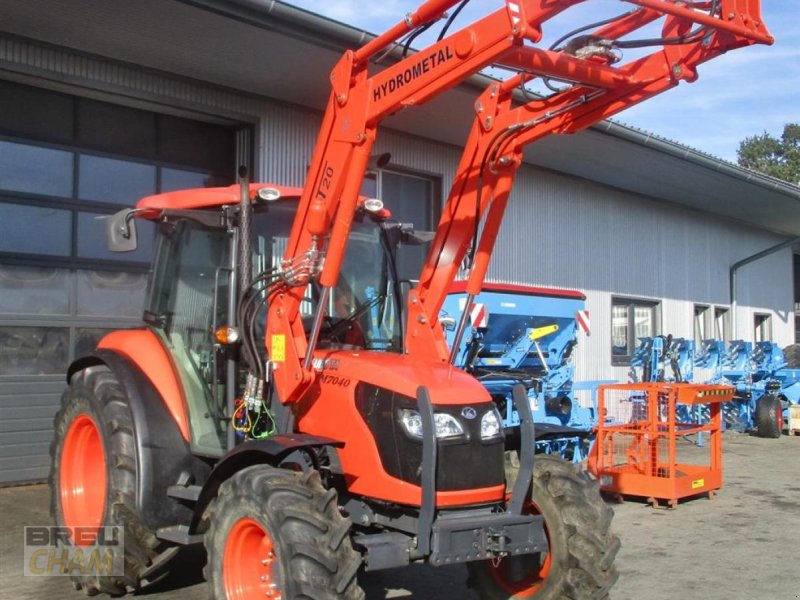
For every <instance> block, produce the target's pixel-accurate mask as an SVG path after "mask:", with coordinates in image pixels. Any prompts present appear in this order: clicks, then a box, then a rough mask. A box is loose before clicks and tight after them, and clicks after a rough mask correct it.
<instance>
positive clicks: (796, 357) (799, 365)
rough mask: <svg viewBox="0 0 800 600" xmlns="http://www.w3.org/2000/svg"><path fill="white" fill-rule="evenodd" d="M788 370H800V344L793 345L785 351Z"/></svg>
mask: <svg viewBox="0 0 800 600" xmlns="http://www.w3.org/2000/svg"><path fill="white" fill-rule="evenodd" d="M783 356H784V358H785V359H786V368H787V369H800V344H792V345H791V346H786V348H784V349H783Z"/></svg>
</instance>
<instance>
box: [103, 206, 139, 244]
mask: <svg viewBox="0 0 800 600" xmlns="http://www.w3.org/2000/svg"><path fill="white" fill-rule="evenodd" d="M135 212H136V209H134V208H125V209H123V210H121V211H119V212H117V213H114V214H113V215H111V216H110V217H106V244H107V245H108V249H109V250H111V252H133V251H134V250H136V247H137V242H136V222H135V221H134V220H133V215H134V213H135Z"/></svg>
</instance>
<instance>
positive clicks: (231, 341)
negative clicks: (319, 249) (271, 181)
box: [109, 184, 410, 457]
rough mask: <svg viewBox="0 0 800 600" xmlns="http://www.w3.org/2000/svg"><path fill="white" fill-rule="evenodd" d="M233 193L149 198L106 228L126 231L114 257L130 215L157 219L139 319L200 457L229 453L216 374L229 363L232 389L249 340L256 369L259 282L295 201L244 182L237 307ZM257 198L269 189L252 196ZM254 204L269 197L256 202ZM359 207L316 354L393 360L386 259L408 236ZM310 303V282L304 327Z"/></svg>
mask: <svg viewBox="0 0 800 600" xmlns="http://www.w3.org/2000/svg"><path fill="white" fill-rule="evenodd" d="M239 190H240V188H239V186H231V187H228V188H207V189H198V190H182V191H179V192H172V193H166V194H161V195H158V196H151V197H148V198H145V199H143V200H142V201H140V202H139V204H138V206H137V208H136V209H133V211H124V212H123V214H120V215H119V216H118V217H116V219H112V222H111V223H109V229H112V230H114V229H116V230H117V233H119V231H120V230H121V228H126V229H127V234H128V236H129V237H128V238H125V241H126V244H127V248H126V249H134V248H135V221H133V222H132V221H131V218H132V217H137V218H147V219H151V220H154V221H156V222H157V227H156V240H155V248H156V249H155V254H154V256H155V257H154V261H153V265H152V269H151V275H150V281H149V287H148V292H147V296H146V305H145V309H144V317H143V320H144V323H145V326H146V328H147V329H148V330H150V331H151V332H153V333H154V334H155V335H156V336H157V337H158V338H159V340H160V341H161V343H162V345H163V347H164V348H166V349H167V351H168V353H169V356H170V358H171V361H172V363H173V365H174V367H175V370H176V372H177V373H178V375H179V377H180V380H181V384H182V387H183V390H184V396H185V402H186V405H187V408H188V417H189V418H188V420H189V426H190V430H191V435H190V439H191V443H192V447H193V451H194V452H196V453H198V454H203V455H208V456H212V457H215V456H221V455H222V454H224V453H225V451H227V450H228V449H229V448H228V441H227V439H228V436H227V430H228V420H229V417H226V416H225V415H226V414H229V413H228V411H227V410H226V406H227V400H228V399H227V394H226V390H227V389H228V388H227V382H228V379H229V378H230V377H231V371H229V369H228V365H229V361H231V360H233V361H235V362H236V363H237V368H236V369H235V370H234V371H233V372H234V373H235V375H234V377H235V378H237V382H239V380H240V379H241V377H242V371H243V369H241V368H239V367H238V363H239V360H238V359H239V356H238V353H239V346H238V342H239V341H240V340H242V338H243V337H244V336H249V339H250V340H251V341H252V346H253V347H254V348H256V351H257V352H258V354H259V356H258V357H257V358H256V360H260V361H261V362H262V363H263V362H266V360H267V355H266V348H265V344H264V330H265V321H266V316H267V315H266V306H267V301H268V298H267V293H266V289H267V283H268V281H269V274H271V273H275V272H277V271H278V270H280V269H281V268H282V261H283V260H284V253H285V249H286V243H287V240H288V238H289V234H290V230H291V226H292V221H293V219H294V217H295V213H296V210H297V202H298V200H299V195H300V190H299V189H293V188H278V187H276V186H267V185H264V184H253V185H251V187H250V191H251V199H252V200H253V205H252V209H253V210H252V215H251V224H250V228H249V233H250V238H251V248H252V253H251V261H252V262H251V265H250V267H251V272H252V273H253V275H254V277H253V284H252V285H253V287H254V289H255V293H254V294H253V295H251V297H250V300H249V301H248V302H247V303H242V302H240V301H239V295H238V293H237V291H236V288H237V281H236V279H237V276H236V273H237V261H238V260H240V259H239V256H238V247H239V239H240V236H241V231H240V229H239V225H238V205H237V204H236V203H237V202H238V194H239ZM259 190H270V191H269V193H268V194H265V193H264V192H262V193H261V195H259ZM262 196H269V197H270V200H269V201H263V200H261V199H260V198H261V197H262ZM371 206H372V207H373V210H368V209H367V208H364V209H362V210H360V211H359V212H358V214H357V216H356V219H355V221H354V223H353V227H352V230H351V233H350V238H349V241H348V247H347V252H346V254H345V259H344V262H343V265H342V270H341V273H340V275H339V279H338V282H337V285H336V286H335V287H334V288H333V290H332V291H331V293H330V295H329V297H328V300H327V302H328V305H327V310H326V317H325V322H324V324H323V326H322V328H321V331H320V336H319V339H318V343H317V348H319V349H326V350H342V349H348V350H358V349H362V350H377V351H383V352H397V353H399V352H402V348H403V344H402V336H401V331H402V327H401V325H402V323H401V314H400V310H399V307H400V304H399V287H398V284H397V277H396V275H395V268H394V255H395V248H396V247H397V245H398V244H399V243H401V241H403V240H408V239H410V238H409V231H410V228H409V227H408V226H407V225H401V224H399V223H394V222H392V221H390V220H389V213H388V211H386V210H385V209H383V208H382V205H377V206H376V204H375V202H374V201H373V203H372V205H371ZM130 236H132V237H133V238H134V239H133V241H132V242H131V240H130ZM109 237H110V238H111V236H109ZM110 245H111V246H112V248H113V246H114V244H113V243H112V244H110ZM259 279H261V281H259ZM319 299H320V290H319V286H318V284H317V283H315V282H310V283H309V284H308V285H307V286H306V288H305V292H304V300H303V302H302V303H301V305H300V312H301V314H302V316H303V323H304V325H305V326H306V328H307V330H308V329H310V328H311V326H312V319H313V315H314V314H315V312H316V308H317V304H318V302H319Z"/></svg>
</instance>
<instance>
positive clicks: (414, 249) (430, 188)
mask: <svg viewBox="0 0 800 600" xmlns="http://www.w3.org/2000/svg"><path fill="white" fill-rule="evenodd" d="M361 193H362V194H364V195H365V196H370V197H376V198H380V199H381V200H383V202H384V204H385V205H386V208H388V209H389V210H390V211H391V212H392V219H393V220H395V221H399V222H401V223H413V224H414V228H415V229H416V230H417V231H430V230H432V229H435V228H436V225H437V223H438V222H439V216H440V214H441V179H440V178H438V177H435V176H431V175H424V174H420V173H415V172H412V171H395V170H390V169H381V170H379V171H375V172H370V173H367V176H366V177H365V178H364V184H363V185H362V187H361ZM427 252H428V244H425V245H422V246H401V247H400V248H399V249H398V252H397V275H398V278H399V279H401V280H404V279H419V275H420V272H421V271H422V265H423V263H424V262H425V257H426V255H427Z"/></svg>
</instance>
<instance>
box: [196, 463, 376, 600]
mask: <svg viewBox="0 0 800 600" xmlns="http://www.w3.org/2000/svg"><path fill="white" fill-rule="evenodd" d="M207 517H208V519H209V521H210V525H209V528H208V531H207V532H206V536H205V545H206V550H207V551H208V564H207V565H206V569H205V575H206V579H207V580H208V584H209V591H210V596H211V598H212V599H213V600H255V599H257V600H263V599H265V598H266V599H267V600H279V599H282V600H289V599H293V598H299V597H303V598H319V599H320V600H322V599H333V598H342V599H344V600H362V599H363V598H364V592H363V591H362V590H361V588H360V587H359V585H358V582H357V580H356V574H357V572H358V569H359V567H360V565H361V557H360V556H359V555H358V554H357V553H356V551H355V550H354V549H353V546H352V543H351V541H350V535H349V534H350V520H349V519H345V518H344V517H343V516H342V515H341V513H340V512H339V507H338V505H337V495H336V491H335V490H325V488H323V487H322V483H321V481H320V477H319V473H318V472H317V471H314V470H309V471H305V472H296V471H289V470H286V469H277V468H274V467H271V466H268V465H256V466H252V467H248V468H246V469H243V470H241V471H239V472H238V473H237V474H236V475H234V476H233V477H232V478H231V479H229V480H228V481H226V482H225V483H223V484H222V486H221V488H220V493H219V496H217V498H216V500H215V501H214V502H213V504H212V505H211V507H210V509H209V513H208V514H207Z"/></svg>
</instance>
